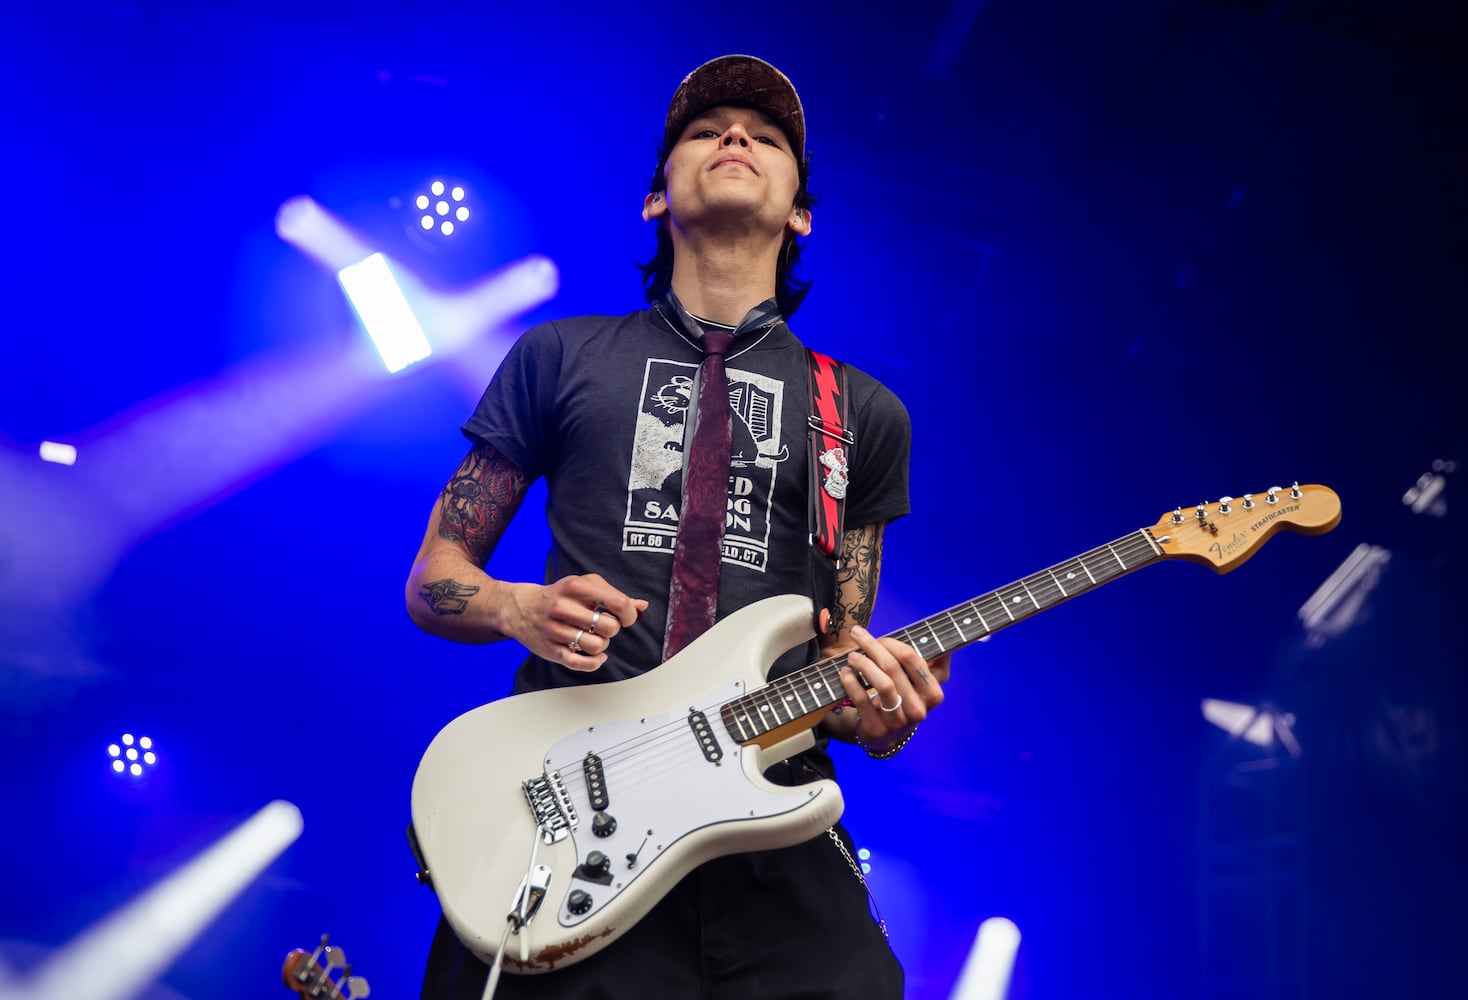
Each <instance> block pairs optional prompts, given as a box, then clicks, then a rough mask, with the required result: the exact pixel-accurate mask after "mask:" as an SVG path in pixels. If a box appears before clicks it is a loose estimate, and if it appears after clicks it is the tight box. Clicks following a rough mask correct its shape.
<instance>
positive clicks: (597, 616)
mask: <svg viewBox="0 0 1468 1000" xmlns="http://www.w3.org/2000/svg"><path fill="white" fill-rule="evenodd" d="M605 610H606V608H597V609H596V610H595V611H593V612H592V613H591V624H590V625H588V626H586V634H587V635H596V623H597V622H599V621H601V613H602V612H603V611H605Z"/></svg>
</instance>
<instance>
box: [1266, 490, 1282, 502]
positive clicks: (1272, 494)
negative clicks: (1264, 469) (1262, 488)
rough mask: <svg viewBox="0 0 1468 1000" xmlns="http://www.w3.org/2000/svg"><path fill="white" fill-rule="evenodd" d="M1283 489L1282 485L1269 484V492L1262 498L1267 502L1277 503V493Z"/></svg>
mask: <svg viewBox="0 0 1468 1000" xmlns="http://www.w3.org/2000/svg"><path fill="white" fill-rule="evenodd" d="M1283 489H1284V487H1283V486H1271V487H1269V493H1268V495H1267V496H1265V498H1264V499H1265V502H1267V503H1279V493H1280V490H1283Z"/></svg>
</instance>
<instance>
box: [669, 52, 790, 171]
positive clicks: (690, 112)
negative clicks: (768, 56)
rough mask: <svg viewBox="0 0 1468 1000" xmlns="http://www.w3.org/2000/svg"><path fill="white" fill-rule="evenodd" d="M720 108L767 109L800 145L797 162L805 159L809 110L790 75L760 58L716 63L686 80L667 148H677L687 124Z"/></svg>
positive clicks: (676, 97) (673, 108) (673, 109)
mask: <svg viewBox="0 0 1468 1000" xmlns="http://www.w3.org/2000/svg"><path fill="white" fill-rule="evenodd" d="M719 104H731V105H740V106H743V107H750V108H755V109H756V110H759V111H763V112H764V113H765V114H767V115H769V116H770V119H771V120H772V121H774V123H775V124H776V125H778V126H780V128H781V130H782V131H784V133H785V135H786V137H787V138H788V139H789V140H790V142H791V143H792V145H794V147H795V158H796V159H797V160H802V159H804V158H805V111H804V109H802V108H801V106H800V95H799V94H797V93H796V92H795V86H794V85H793V84H792V83H791V82H790V79H789V78H788V77H787V76H786V75H785V74H784V73H781V72H780V71H779V70H777V69H776V68H775V67H773V66H771V65H770V64H769V63H767V62H765V61H764V60H763V59H756V58H755V57H754V56H738V55H735V56H720V57H719V58H717V59H710V60H709V61H708V62H706V63H704V64H703V65H702V66H700V67H698V69H696V70H694V71H693V72H692V73H689V74H688V75H687V76H686V77H684V78H683V82H682V83H680V84H679V85H678V90H677V92H676V93H674V94H673V102H672V103H671V104H669V105H668V120H667V122H666V123H665V124H664V126H663V148H664V149H665V150H667V149H671V148H672V146H673V143H675V142H677V141H678V136H679V135H680V134H681V133H682V132H683V128H684V126H686V125H687V124H688V123H689V122H690V121H692V120H693V119H694V118H695V117H697V116H698V115H700V114H702V113H703V112H705V111H707V110H708V109H709V108H712V107H715V106H716V105H719Z"/></svg>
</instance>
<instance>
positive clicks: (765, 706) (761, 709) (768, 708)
mask: <svg viewBox="0 0 1468 1000" xmlns="http://www.w3.org/2000/svg"><path fill="white" fill-rule="evenodd" d="M759 710H760V711H761V712H768V711H769V710H770V706H769V705H761V706H760V707H759Z"/></svg>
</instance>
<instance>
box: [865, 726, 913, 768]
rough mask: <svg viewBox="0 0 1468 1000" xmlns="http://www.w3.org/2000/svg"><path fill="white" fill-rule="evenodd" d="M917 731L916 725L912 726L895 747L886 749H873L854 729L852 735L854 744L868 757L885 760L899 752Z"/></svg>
mask: <svg viewBox="0 0 1468 1000" xmlns="http://www.w3.org/2000/svg"><path fill="white" fill-rule="evenodd" d="M920 724H921V723H919V725H920ZM917 731H918V727H917V726H913V727H912V730H911V732H909V733H908V734H907V735H906V736H904V737H902V739H900V740H898V742H897V745H896V746H895V747H888V748H887V749H886V750H873V749H872V748H871V747H869V746H867V745H866V744H865V743H863V742H862V741H861V737H860V736H858V735H856V733H855V732H854V731H853V734H852V736H853V738H854V739H855V740H856V745H857V746H859V747H861V748H862V749H863V750H865V751H866V752H867V756H868V757H870V758H871V759H872V760H887V759H888V758H891V757H896V756H897V754H898V753H899V752H901V750H902V748H903V747H905V746H907V741H908V740H910V739H912V738H913V737H914V736H916V735H917Z"/></svg>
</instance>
